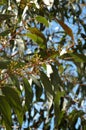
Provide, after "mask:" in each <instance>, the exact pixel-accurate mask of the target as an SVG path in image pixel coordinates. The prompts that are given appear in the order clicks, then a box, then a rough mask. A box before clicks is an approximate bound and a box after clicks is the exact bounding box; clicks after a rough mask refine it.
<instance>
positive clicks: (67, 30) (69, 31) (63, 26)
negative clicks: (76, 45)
mask: <svg viewBox="0 0 86 130" xmlns="http://www.w3.org/2000/svg"><path fill="white" fill-rule="evenodd" d="M55 20H56V21H57V22H58V23H59V24H60V25H61V27H62V28H63V29H64V30H65V32H66V33H67V34H68V35H69V36H70V37H71V39H72V40H73V41H74V36H73V32H72V30H71V28H70V27H68V26H67V25H66V24H65V23H64V22H63V21H62V20H59V19H57V18H55Z"/></svg>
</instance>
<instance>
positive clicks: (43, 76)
mask: <svg viewBox="0 0 86 130" xmlns="http://www.w3.org/2000/svg"><path fill="white" fill-rule="evenodd" d="M40 73H41V75H40V78H41V81H42V83H43V86H44V88H45V90H46V91H47V92H49V93H50V94H53V90H52V85H51V82H50V81H49V79H48V77H47V76H46V74H45V73H44V72H42V71H41V72H40Z"/></svg>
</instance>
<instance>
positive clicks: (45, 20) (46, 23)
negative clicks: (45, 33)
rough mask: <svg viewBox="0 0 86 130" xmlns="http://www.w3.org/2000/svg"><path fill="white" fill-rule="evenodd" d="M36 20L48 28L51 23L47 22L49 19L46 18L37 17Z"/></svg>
mask: <svg viewBox="0 0 86 130" xmlns="http://www.w3.org/2000/svg"><path fill="white" fill-rule="evenodd" d="M36 20H37V21H38V22H39V23H43V24H44V25H45V26H46V27H49V23H48V21H47V19H46V18H45V17H42V16H37V17H36Z"/></svg>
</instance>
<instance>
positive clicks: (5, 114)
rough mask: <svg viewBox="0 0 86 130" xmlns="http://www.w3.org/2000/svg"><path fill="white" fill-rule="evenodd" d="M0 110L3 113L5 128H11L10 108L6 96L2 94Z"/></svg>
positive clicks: (0, 96)
mask: <svg viewBox="0 0 86 130" xmlns="http://www.w3.org/2000/svg"><path fill="white" fill-rule="evenodd" d="M0 112H1V113H2V115H3V118H4V121H5V125H6V129H9V130H11V129H12V128H11V123H12V121H11V108H10V106H9V104H8V102H7V100H6V97H5V96H2V95H0Z"/></svg>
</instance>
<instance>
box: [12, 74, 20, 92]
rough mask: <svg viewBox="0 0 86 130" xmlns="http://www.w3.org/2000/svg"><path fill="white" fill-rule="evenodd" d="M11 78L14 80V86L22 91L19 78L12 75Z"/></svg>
mask: <svg viewBox="0 0 86 130" xmlns="http://www.w3.org/2000/svg"><path fill="white" fill-rule="evenodd" d="M10 77H11V79H12V82H13V85H14V86H16V87H17V88H18V90H20V84H19V80H18V78H17V76H16V75H13V74H10Z"/></svg>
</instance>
